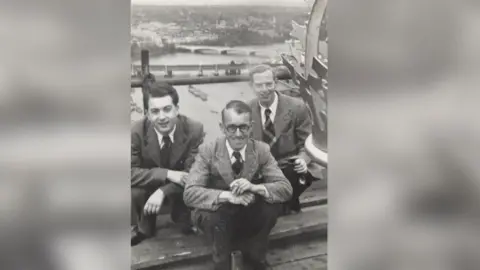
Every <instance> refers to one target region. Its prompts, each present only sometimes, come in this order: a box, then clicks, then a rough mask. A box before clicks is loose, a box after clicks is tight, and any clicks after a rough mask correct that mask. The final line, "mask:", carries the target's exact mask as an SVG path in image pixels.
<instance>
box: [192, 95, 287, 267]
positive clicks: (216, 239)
mask: <svg viewBox="0 0 480 270" xmlns="http://www.w3.org/2000/svg"><path fill="white" fill-rule="evenodd" d="M251 126H252V111H251V109H250V107H249V106H248V105H247V104H246V103H244V102H242V101H236V100H234V101H230V102H229V103H228V104H227V106H226V107H225V109H223V110H222V123H221V124H220V127H221V129H222V131H223V133H224V134H225V137H220V138H218V139H217V140H216V141H214V142H212V143H209V144H205V145H203V146H201V147H200V151H199V154H198V155H197V157H196V158H195V163H194V164H193V166H192V169H191V170H190V174H189V175H188V177H187V180H186V185H185V191H184V193H183V198H184V201H185V204H186V205H188V206H189V207H193V208H195V210H194V212H193V214H192V216H193V222H194V223H195V225H196V226H197V227H198V228H199V229H200V230H201V231H203V232H204V233H205V234H206V235H207V237H208V238H209V239H210V240H211V241H213V261H214V263H215V269H218V270H220V269H222V270H224V269H230V253H231V252H232V250H233V247H234V244H239V245H238V248H239V249H240V250H241V251H242V253H243V255H244V259H245V262H247V263H250V264H251V265H252V266H253V267H254V269H265V267H266V266H265V255H266V251H267V244H268V236H269V234H270V231H271V230H272V228H273V227H274V226H275V223H276V220H277V217H278V215H279V214H280V210H281V203H282V202H285V201H288V200H289V199H290V197H291V196H292V186H291V185H290V183H289V182H288V180H287V179H286V178H285V176H284V175H283V173H282V171H281V170H280V169H279V168H278V166H277V163H276V161H275V159H274V158H273V156H272V155H271V153H270V149H269V147H268V145H267V144H265V143H264V142H260V141H255V140H253V139H250V132H251ZM241 239H242V241H238V240H241Z"/></svg>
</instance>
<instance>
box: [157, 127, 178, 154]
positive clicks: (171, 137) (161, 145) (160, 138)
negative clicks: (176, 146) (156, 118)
mask: <svg viewBox="0 0 480 270" xmlns="http://www.w3.org/2000/svg"><path fill="white" fill-rule="evenodd" d="M176 128H177V125H175V126H173V129H172V131H170V133H169V134H168V137H170V141H172V144H173V135H174V134H175V129H176ZM154 130H155V133H157V138H158V145H160V149H161V148H162V147H163V135H162V134H161V133H160V132H158V131H157V130H156V129H155V128H154Z"/></svg>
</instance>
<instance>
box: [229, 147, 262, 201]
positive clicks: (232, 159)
mask: <svg viewBox="0 0 480 270" xmlns="http://www.w3.org/2000/svg"><path fill="white" fill-rule="evenodd" d="M226 145H227V150H228V155H229V156H230V162H231V163H232V164H233V163H234V162H235V161H236V160H237V159H236V158H235V157H234V156H233V152H235V150H233V148H232V147H231V146H230V144H229V143H228V140H227V141H226ZM246 149H247V145H245V146H244V147H243V148H242V149H240V150H239V151H238V152H240V155H241V156H242V161H243V162H245V151H246ZM261 186H262V188H263V190H265V197H266V198H268V197H270V194H269V193H268V190H267V188H266V187H265V186H264V185H261Z"/></svg>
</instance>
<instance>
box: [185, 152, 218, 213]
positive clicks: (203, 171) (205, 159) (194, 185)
mask: <svg viewBox="0 0 480 270" xmlns="http://www.w3.org/2000/svg"><path fill="white" fill-rule="evenodd" d="M212 148H213V146H212V145H211V144H208V145H205V144H204V145H202V146H201V147H200V149H199V153H198V155H197V156H196V157H195V162H194V163H193V166H192V168H191V169H190V173H189V174H188V178H187V181H186V184H185V190H184V192H183V201H184V202H185V204H186V205H187V206H189V207H193V208H197V209H203V210H212V211H215V210H217V209H218V207H219V206H220V205H219V204H218V203H217V199H218V196H219V195H220V193H221V192H222V190H216V189H210V188H207V184H208V179H209V177H210V165H209V164H210V162H211V160H212V158H213V150H212Z"/></svg>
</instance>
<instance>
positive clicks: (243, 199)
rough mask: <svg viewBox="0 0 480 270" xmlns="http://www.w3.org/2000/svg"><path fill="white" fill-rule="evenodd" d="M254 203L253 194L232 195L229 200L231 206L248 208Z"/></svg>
mask: <svg viewBox="0 0 480 270" xmlns="http://www.w3.org/2000/svg"><path fill="white" fill-rule="evenodd" d="M253 201H255V195H254V194H253V193H244V194H241V195H234V194H232V197H231V198H230V203H231V204H240V205H243V206H248V205H249V204H251V203H253Z"/></svg>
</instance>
